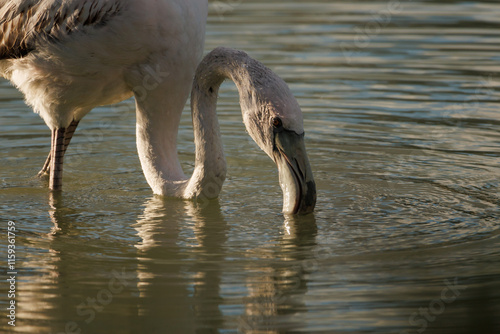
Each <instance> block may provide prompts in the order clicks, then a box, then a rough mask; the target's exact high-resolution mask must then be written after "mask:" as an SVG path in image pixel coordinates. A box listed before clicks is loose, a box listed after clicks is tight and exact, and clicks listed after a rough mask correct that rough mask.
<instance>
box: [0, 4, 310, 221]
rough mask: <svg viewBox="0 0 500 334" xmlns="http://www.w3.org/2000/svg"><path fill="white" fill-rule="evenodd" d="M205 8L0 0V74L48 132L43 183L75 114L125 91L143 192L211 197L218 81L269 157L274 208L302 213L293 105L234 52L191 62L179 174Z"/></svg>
mask: <svg viewBox="0 0 500 334" xmlns="http://www.w3.org/2000/svg"><path fill="white" fill-rule="evenodd" d="M207 7H208V2H207V1H206V0H156V1H155V0H109V1H105V0H40V1H34V0H21V1H13V0H9V1H5V0H0V17H1V19H0V28H1V30H0V34H1V35H0V37H1V42H0V73H1V74H2V76H3V77H5V78H7V79H9V80H10V81H11V82H12V83H13V84H14V85H15V86H16V87H17V88H18V89H19V90H20V91H21V92H23V93H24V95H25V98H26V102H27V103H28V104H29V105H30V106H32V107H33V109H34V111H35V112H37V113H39V114H40V116H41V117H42V118H43V119H44V121H45V122H46V124H47V125H48V126H49V128H50V129H51V130H52V145H51V152H50V154H49V157H48V159H47V162H46V164H45V166H44V168H43V169H42V171H41V174H43V173H47V172H48V173H50V176H49V180H50V188H51V189H53V190H59V189H61V187H62V166H63V157H64V153H65V151H66V148H67V147H68V145H69V142H70V140H71V137H72V135H73V133H74V131H75V130H76V127H77V125H78V122H79V121H80V120H81V119H82V118H83V117H84V116H85V115H86V114H87V113H88V112H89V111H90V110H91V109H92V108H94V107H96V106H100V105H106V104H111V103H115V102H119V101H121V100H124V99H126V98H129V97H131V96H132V95H134V96H135V99H136V105H137V113H136V114H137V147H138V152H139V158H140V160H141V165H142V168H143V171H144V175H145V176H146V179H147V181H148V183H149V185H150V186H151V188H152V189H153V191H154V193H155V194H160V195H167V196H177V197H182V198H193V197H200V196H204V197H208V198H211V197H216V196H217V195H218V193H219V191H220V186H221V185H222V182H223V181H224V178H225V172H226V167H225V160H224V156H223V152H222V145H221V143H220V138H219V129H218V123H217V119H216V115H215V102H216V99H217V90H218V86H219V85H220V83H221V82H222V81H223V80H224V78H226V77H227V78H231V79H233V80H234V81H235V82H236V84H237V86H238V88H239V90H240V96H241V101H242V110H243V119H244V122H245V124H246V126H247V130H248V132H249V133H250V135H251V136H252V137H253V138H254V140H255V141H256V142H257V143H258V144H259V146H260V147H261V148H262V149H263V150H264V151H265V152H266V153H268V155H269V156H271V158H273V159H274V160H275V161H276V163H277V164H278V167H279V169H280V180H281V185H282V188H283V192H284V200H285V204H284V211H285V212H290V213H297V212H310V211H312V209H313V208H314V204H315V200H316V192H315V185H314V180H313V178H312V174H311V171H310V166H309V162H308V159H307V155H306V153H305V147H304V145H303V125H302V114H301V111H300V107H299V106H298V104H297V102H296V101H295V98H293V96H292V94H291V93H290V91H289V89H288V87H287V86H286V84H285V83H284V82H283V81H282V80H281V79H279V78H278V77H277V76H276V75H275V74H274V73H272V72H271V71H270V70H268V69H267V68H265V67H264V66H263V65H262V64H260V63H258V62H256V61H254V60H253V59H251V58H249V57H248V56H247V55H246V54H244V53H239V52H236V51H234V50H229V49H218V50H216V51H215V52H214V53H211V55H210V56H209V57H207V58H206V61H205V63H204V65H203V66H200V69H199V73H198V75H197V79H196V81H195V85H194V89H193V93H192V96H193V101H192V108H193V123H194V130H195V141H196V150H197V151H196V167H195V172H194V174H193V177H191V178H190V179H188V178H187V177H186V176H185V175H184V173H183V171H182V168H181V166H180V163H179V160H178V157H177V149H176V146H177V145H176V139H177V131H178V126H179V121H180V115H181V113H182V110H183V108H184V105H185V102H186V99H187V97H188V95H189V92H190V88H191V86H192V81H193V77H194V75H195V70H196V68H197V65H198V63H199V61H200V59H201V56H202V51H203V45H204V36H205V23H206V16H207ZM212 63H215V65H214V66H211V64H212ZM248 68H251V69H253V70H252V71H250V70H248ZM207 69H208V70H207ZM207 82H208V83H210V84H209V85H206V83H207ZM245 97H251V98H250V99H247V98H245ZM278 123H279V124H278ZM278 125H279V127H278ZM294 150H295V151H296V152H294ZM297 152H298V153H297Z"/></svg>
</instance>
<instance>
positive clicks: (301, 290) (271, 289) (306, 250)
mask: <svg viewBox="0 0 500 334" xmlns="http://www.w3.org/2000/svg"><path fill="white" fill-rule="evenodd" d="M283 228H284V233H283V234H282V236H281V237H280V238H279V239H277V240H276V241H275V242H274V243H272V244H271V246H273V247H272V248H269V247H264V248H260V249H254V250H252V251H250V252H248V257H249V258H252V259H255V261H252V262H251V264H249V265H248V268H247V271H248V272H250V273H251V274H250V275H249V277H248V278H247V289H248V297H247V301H246V303H245V313H244V316H242V317H241V318H240V322H239V329H240V330H241V331H243V332H244V333H282V332H286V331H289V330H292V329H297V328H300V320H298V319H294V315H295V314H296V313H297V312H299V311H300V310H304V309H305V308H306V307H305V304H304V302H303V296H304V295H305V294H306V293H307V284H306V279H305V277H306V275H308V274H309V273H310V271H311V270H314V267H315V261H316V259H315V258H314V256H313V253H314V249H315V246H316V240H315V239H316V234H317V228H316V222H315V219H314V216H313V215H310V216H307V217H296V218H294V217H287V218H286V220H285V222H284V227H283ZM254 263H258V265H257V266H254Z"/></svg>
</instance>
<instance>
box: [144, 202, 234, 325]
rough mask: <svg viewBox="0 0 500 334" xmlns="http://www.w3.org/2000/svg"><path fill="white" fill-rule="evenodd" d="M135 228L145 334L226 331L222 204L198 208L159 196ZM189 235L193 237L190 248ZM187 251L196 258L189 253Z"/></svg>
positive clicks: (196, 205) (224, 224)
mask: <svg viewBox="0 0 500 334" xmlns="http://www.w3.org/2000/svg"><path fill="white" fill-rule="evenodd" d="M134 227H135V228H136V230H137V232H138V235H139V236H140V237H141V238H142V241H141V242H140V243H139V244H137V245H136V248H137V250H138V261H139V263H138V268H137V273H138V274H137V276H138V289H139V297H140V299H139V316H140V322H141V328H143V329H144V330H145V332H147V333H157V332H158V333H160V332H161V333H181V332H182V333H195V332H196V333H204V332H209V331H210V330H213V329H215V328H220V327H221V325H222V320H221V319H222V316H221V314H220V309H219V304H221V302H222V298H221V297H220V295H219V290H220V281H221V268H220V265H221V263H222V260H223V259H224V256H225V255H224V243H225V240H226V230H227V224H226V222H225V221H224V220H223V218H222V215H221V213H220V207H219V204H218V202H217V201H213V202H211V203H209V204H208V205H198V204H197V203H194V202H183V201H178V200H170V201H168V200H164V199H162V198H159V197H156V196H155V197H153V198H151V199H149V200H148V202H147V203H146V207H145V209H144V213H143V215H142V216H141V217H140V219H139V220H138V221H137V224H136V225H135V226H134ZM186 229H188V231H186ZM183 234H192V235H193V237H191V238H187V239H188V241H187V242H186V241H185V240H186V238H185V237H183V236H182V235H183ZM186 248H187V249H190V250H192V252H191V254H190V253H187V252H184V251H183V250H184V249H186ZM193 263H194V266H193ZM190 273H192V274H190ZM193 319H196V321H193Z"/></svg>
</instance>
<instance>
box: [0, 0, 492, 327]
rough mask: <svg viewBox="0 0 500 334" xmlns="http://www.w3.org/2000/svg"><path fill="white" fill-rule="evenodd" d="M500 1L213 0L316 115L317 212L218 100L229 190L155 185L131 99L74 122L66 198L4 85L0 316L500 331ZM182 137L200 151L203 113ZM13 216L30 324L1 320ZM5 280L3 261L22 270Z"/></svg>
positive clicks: (45, 321)
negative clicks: (42, 174) (283, 182)
mask: <svg viewBox="0 0 500 334" xmlns="http://www.w3.org/2000/svg"><path fill="white" fill-rule="evenodd" d="M499 11H500V4H498V3H496V2H476V1H468V2H462V1H446V2H445V1H442V2H438V1H434V2H428V1H427V2H419V1H369V2H368V1H366V2H361V1H354V2H352V1H350V2H347V1H344V2H338V1H310V2H303V1H289V0H287V1H274V0H270V1H220V2H211V14H210V17H209V22H208V27H207V29H208V32H207V42H206V50H207V51H208V50H211V49H213V48H215V47H216V46H219V45H224V46H230V47H234V48H238V49H243V50H246V51H247V52H248V53H250V55H252V56H253V57H255V58H257V59H259V60H261V61H262V62H264V63H265V64H266V65H268V66H269V67H271V68H272V69H274V70H275V71H276V72H277V73H278V74H279V75H281V76H282V77H283V78H284V79H285V80H286V81H287V82H288V83H289V84H290V87H291V89H292V91H293V92H294V93H295V95H296V97H297V98H298V100H299V102H300V104H301V106H302V108H303V111H304V117H305V128H306V145H307V148H308V153H309V158H310V160H311V164H312V167H313V171H314V174H315V178H316V182H317V186H318V204H317V210H316V212H315V214H314V215H310V216H306V217H301V218H299V219H290V218H288V219H287V218H285V217H283V216H282V215H281V214H280V210H281V204H282V197H281V190H280V188H279V185H278V174H277V171H276V170H275V167H274V165H273V163H272V162H271V161H270V160H269V159H268V158H267V156H265V154H264V153H262V152H260V151H259V150H258V148H257V146H256V145H255V144H254V143H253V142H252V141H251V139H250V138H249V137H248V136H247V134H246V133H245V130H244V127H243V125H242V124H241V115H240V113H239V106H238V98H237V95H236V89H235V87H234V86H233V85H232V84H230V83H228V84H225V85H224V86H223V88H222V89H221V98H220V102H219V115H220V123H221V132H222V134H223V140H224V149H225V152H226V156H227V160H228V165H229V172H228V173H229V175H228V179H227V181H226V183H225V185H224V188H223V191H222V193H221V196H220V198H219V200H217V201H212V202H209V203H200V204H196V203H192V202H185V201H180V200H165V199H162V198H159V197H155V196H152V194H151V191H150V189H149V187H148V185H147V183H146V181H145V179H144V176H143V175H142V171H141V168H140V164H139V160H138V158H137V153H136V148H135V113H134V103H133V101H125V102H123V103H121V104H119V105H115V106H110V107H103V108H98V109H96V110H94V111H93V112H91V113H90V114H89V115H88V116H86V117H85V119H84V120H83V121H82V122H81V123H80V126H79V130H78V131H77V133H76V135H75V137H74V139H73V141H72V144H71V146H70V148H69V150H68V154H67V158H66V159H65V175H64V177H65V179H64V181H65V184H64V192H63V193H62V195H60V196H57V197H54V196H52V195H51V194H50V192H49V191H48V190H47V185H46V184H45V183H44V181H40V180H39V179H38V178H36V177H35V175H36V173H37V172H38V170H39V169H40V168H41V166H42V164H43V162H44V159H45V158H46V155H47V153H48V149H49V141H50V133H49V131H48V129H47V127H46V126H45V124H44V123H43V122H42V120H41V119H40V118H39V117H38V116H37V115H35V114H33V113H32V112H31V110H30V109H29V108H27V107H26V106H25V104H24V103H23V100H22V96H21V95H20V94H19V93H18V92H17V91H16V90H15V89H14V88H13V87H11V86H10V85H9V84H8V83H7V82H5V81H1V82H0V138H1V140H0V152H1V161H2V164H1V165H0V219H1V225H0V226H2V231H3V232H2V233H1V237H0V256H1V257H2V259H4V260H2V265H1V272H2V274H3V276H2V277H3V278H2V283H1V284H0V307H1V309H2V312H0V314H1V315H2V317H1V318H0V331H1V332H16V333H17V332H19V333H57V334H59V333H73V332H74V333H148V334H149V333H347V332H348V333H436V334H437V333H439V334H441V333H485V334H486V333H498V332H500V320H499V319H500V318H499V316H500V266H499V262H500V192H499V180H500V127H499V125H500V114H499V111H498V110H499V109H500V103H499V98H500V93H499V87H500V66H499V63H500V62H499V61H500V37H499V36H500V24H499V21H498V12H499ZM179 152H180V155H181V159H182V160H183V161H184V162H185V164H184V167H185V169H186V170H187V171H189V170H190V169H192V167H193V162H194V144H193V143H192V129H191V127H190V116H189V111H188V110H187V109H186V113H185V115H184V117H183V120H182V124H181V130H180V134H179ZM9 220H12V221H15V222H16V228H17V230H18V232H17V235H16V239H15V240H16V246H17V248H16V255H17V261H16V266H17V270H18V274H17V286H16V302H17V304H16V305H17V309H16V317H17V318H16V327H15V328H13V327H11V326H9V325H8V323H7V322H8V321H9V319H8V318H7V317H6V314H7V311H6V308H7V306H8V302H9V301H10V299H9V298H8V296H7V295H8V290H9V286H8V284H6V280H5V279H4V277H6V276H7V275H6V273H7V272H8V268H7V262H6V259H7V243H8V236H7V225H8V221H9ZM7 277H8V276H7Z"/></svg>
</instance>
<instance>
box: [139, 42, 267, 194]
mask: <svg viewBox="0 0 500 334" xmlns="http://www.w3.org/2000/svg"><path fill="white" fill-rule="evenodd" d="M216 51H219V52H214V51H212V52H211V53H210V54H209V55H208V56H206V57H205V58H204V59H203V61H202V62H201V63H200V65H199V66H198V69H197V71H196V74H195V78H194V83H193V87H192V91H191V112H192V119H193V130H194V141H195V145H196V158H195V168H194V171H193V174H192V176H191V177H190V178H189V179H186V177H185V176H184V174H183V172H182V169H181V168H180V164H179V160H178V156H177V149H176V137H177V128H178V124H179V121H180V113H179V114H176V113H172V114H169V115H163V116H161V117H160V116H155V115H160V113H158V112H155V111H154V109H155V108H158V104H157V103H156V104H155V105H151V106H148V107H147V108H143V109H145V110H150V113H149V115H148V116H146V118H148V119H149V122H147V121H143V122H138V131H137V136H138V139H137V140H138V146H139V156H140V157H141V162H142V165H143V166H142V167H143V170H144V174H145V175H146V178H147V180H148V183H149V185H150V186H151V188H152V189H153V191H154V193H155V194H160V195H164V196H174V197H181V198H185V199H189V198H199V199H211V198H216V197H217V196H218V195H219V193H220V190H221V188H222V184H223V183H224V180H225V178H226V171H227V168H226V160H225V158H224V152H223V148H222V140H221V135H220V129H219V122H218V120H217V115H216V105H217V95H218V90H219V87H220V85H221V84H222V82H223V81H224V80H225V79H226V78H228V79H231V80H232V81H233V82H234V83H235V84H236V86H237V88H238V91H239V93H240V104H241V106H242V110H243V109H245V108H247V107H248V106H249V105H250V103H252V100H253V99H254V98H255V94H254V93H255V89H254V88H253V87H255V85H254V83H253V82H251V81H252V80H254V79H255V77H256V76H255V75H252V73H251V72H253V70H252V69H254V70H256V72H255V73H261V72H260V71H259V70H260V68H256V66H257V67H259V66H260V65H259V63H258V62H255V61H254V60H253V59H251V58H250V57H248V56H247V55H246V53H244V52H238V51H235V50H229V51H228V50H227V49H216ZM180 95H182V94H178V93H177V94H175V93H174V94H173V95H172V96H171V97H172V98H171V99H170V102H172V101H174V100H175V99H176V97H177V100H178V101H181V100H183V97H182V96H180ZM153 100H155V99H153ZM171 106H172V105H171ZM140 107H141V103H138V110H140V109H141V108H140ZM172 107H173V106H172ZM176 108H177V109H180V110H182V107H181V106H180V105H179V106H176ZM151 111H152V112H151ZM144 113H145V112H140V113H139V114H144ZM174 114H175V115H174ZM174 116H175V117H174ZM152 118H154V119H155V120H153V121H151V119H152ZM166 119H167V120H168V121H165V120H166ZM141 123H144V124H146V126H145V127H143V128H141V125H140V124H141ZM148 129H149V130H148Z"/></svg>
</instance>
